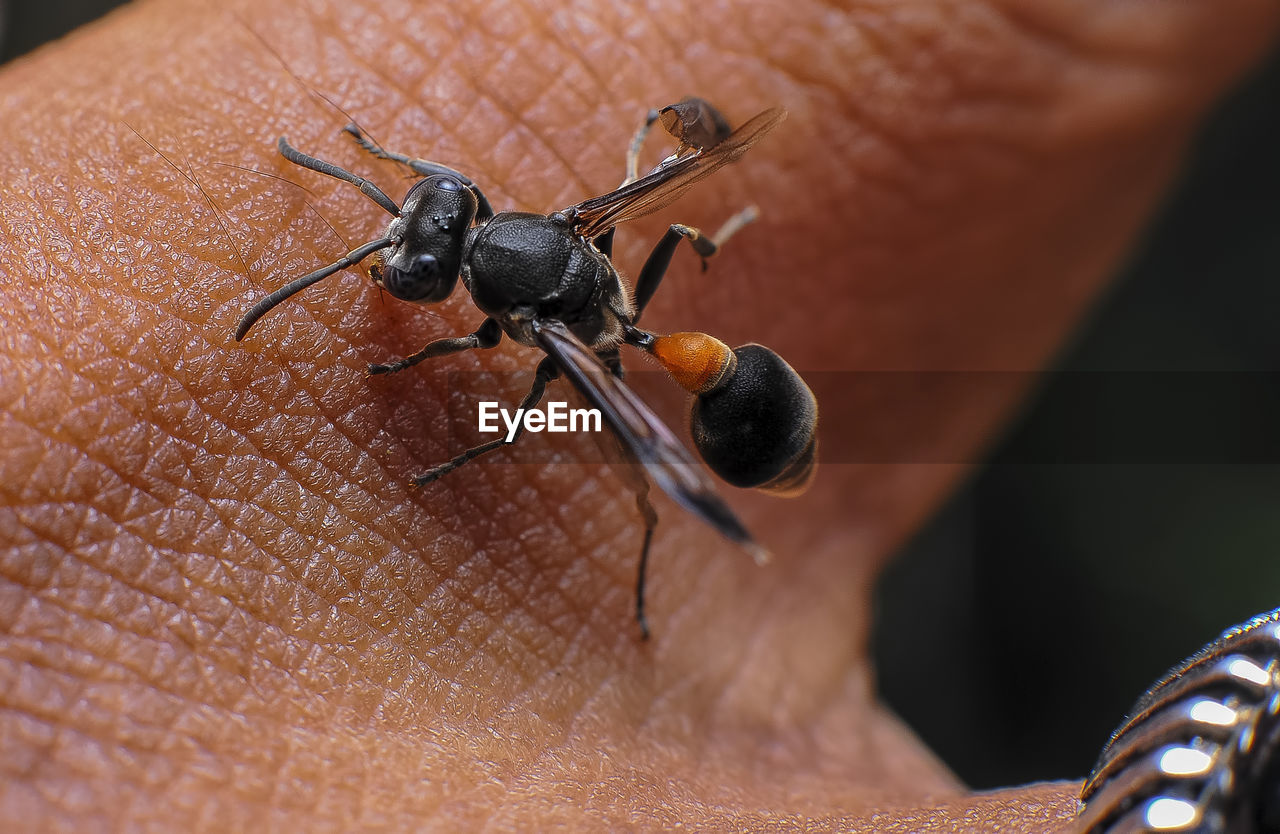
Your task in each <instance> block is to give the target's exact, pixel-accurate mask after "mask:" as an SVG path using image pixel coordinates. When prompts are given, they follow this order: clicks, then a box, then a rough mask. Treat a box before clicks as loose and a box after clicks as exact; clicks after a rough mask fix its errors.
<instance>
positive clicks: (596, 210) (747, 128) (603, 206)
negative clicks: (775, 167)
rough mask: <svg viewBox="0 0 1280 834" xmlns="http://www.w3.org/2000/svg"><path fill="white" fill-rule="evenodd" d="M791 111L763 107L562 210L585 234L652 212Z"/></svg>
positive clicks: (739, 153) (732, 158)
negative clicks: (706, 141) (704, 143)
mask: <svg viewBox="0 0 1280 834" xmlns="http://www.w3.org/2000/svg"><path fill="white" fill-rule="evenodd" d="M786 117H787V111H786V110H783V109H782V108H781V107H772V108H770V109H768V110H765V111H764V112H763V113H757V114H756V115H755V116H753V117H752V118H750V119H748V120H747V122H746V123H745V124H743V125H742V126H741V127H739V128H738V129H737V130H735V131H734V132H733V133H731V134H729V136H728V137H726V138H725V140H724V141H723V142H720V143H719V144H717V145H712V146H711V147H709V148H699V149H697V150H695V151H693V152H691V153H685V154H683V155H681V156H677V157H675V158H674V159H669V160H667V161H666V162H665V163H663V164H662V165H659V166H658V167H657V168H655V169H653V170H652V171H650V172H649V173H647V174H645V175H644V176H643V177H641V178H640V179H638V180H635V181H634V182H630V183H627V184H626V185H624V186H622V187H621V188H618V189H617V190H616V191H610V192H609V193H608V194H603V195H601V196H599V197H592V198H591V199H590V200H584V201H582V202H581V203H578V204H577V205H575V206H570V207H569V208H567V209H564V210H563V211H562V212H561V213H562V214H564V215H566V216H567V217H569V218H570V222H572V224H573V226H574V229H575V231H577V232H578V233H579V234H581V235H582V236H583V237H585V238H593V237H596V236H597V235H600V234H603V233H604V232H606V231H608V230H609V229H610V228H612V227H614V226H617V225H618V224H620V223H625V222H627V221H628V220H634V219H635V218H637V217H643V216H644V215H646V214H651V213H652V212H655V211H657V210H658V209H660V208H663V207H665V206H667V205H669V204H670V203H671V202H673V201H674V200H675V199H676V198H677V197H679V196H680V195H681V194H683V193H684V192H685V190H686V189H688V188H689V186H691V185H693V184H694V183H695V182H697V181H698V180H700V179H702V178H703V177H705V176H707V175H709V174H710V173H711V172H712V171H715V170H716V169H718V168H720V167H721V166H723V165H728V164H729V163H730V162H733V161H735V160H736V159H738V158H739V157H740V156H742V155H743V154H744V153H746V152H747V150H748V149H749V148H750V147H751V146H752V145H754V144H755V143H756V142H759V141H760V139H761V138H762V137H763V136H764V135H765V134H766V133H768V132H769V131H771V130H773V129H774V128H775V127H777V126H778V123H779V122H781V121H782V120H783V119H785V118H786Z"/></svg>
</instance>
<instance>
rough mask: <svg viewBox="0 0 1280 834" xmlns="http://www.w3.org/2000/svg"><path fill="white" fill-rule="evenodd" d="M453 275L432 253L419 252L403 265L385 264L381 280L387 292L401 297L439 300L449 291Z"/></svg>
mask: <svg viewBox="0 0 1280 834" xmlns="http://www.w3.org/2000/svg"><path fill="white" fill-rule="evenodd" d="M456 277H457V276H456V275H449V274H447V273H446V272H445V269H444V267H443V266H442V265H441V263H440V259H439V258H437V257H436V256H435V255H429V254H425V253H424V254H421V255H415V256H414V257H413V258H411V259H409V264H408V266H407V267H398V266H396V265H394V264H390V263H388V264H386V265H385V266H383V268H382V276H381V282H382V286H383V287H385V288H386V290H387V292H389V293H391V294H392V295H394V296H395V297H396V298H399V299H403V300H404V301H426V302H432V301H441V300H443V299H445V298H447V297H448V296H449V294H450V293H452V292H453V286H454V281H455V279H456Z"/></svg>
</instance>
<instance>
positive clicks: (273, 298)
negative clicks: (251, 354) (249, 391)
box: [236, 237, 395, 342]
mask: <svg viewBox="0 0 1280 834" xmlns="http://www.w3.org/2000/svg"><path fill="white" fill-rule="evenodd" d="M394 243H395V241H394V240H393V239H392V238H389V237H384V238H379V239H378V240H375V241H371V242H369V243H366V244H365V245H364V246H361V247H359V248H357V249H352V250H351V251H350V252H348V253H347V254H346V255H343V256H342V257H341V258H339V259H338V260H336V261H334V262H333V263H331V264H329V265H328V266H326V267H323V268H321V269H317V270H316V271H315V272H312V273H311V274H310V275H304V276H302V277H301V278H299V279H297V280H296V281H290V282H289V283H287V284H285V285H284V286H283V287H281V288H280V289H278V290H276V291H275V292H273V293H271V294H270V295H268V296H267V297H266V298H264V299H262V300H261V301H259V302H258V303H257V304H255V305H253V309H251V310H249V312H247V313H245V314H244V318H242V319H240V326H239V327H237V328H236V341H237V342H238V341H240V340H241V339H243V338H244V337H245V335H246V334H247V333H248V332H249V328H251V327H253V325H254V324H255V323H257V321H258V319H260V318H262V317H263V316H265V315H266V314H267V312H268V311H270V310H271V308H272V307H275V306H276V305H277V304H279V303H280V302H281V301H284V300H285V299H286V298H288V297H289V296H291V295H294V294H296V293H299V292H301V291H302V290H305V289H306V288H307V287H309V286H311V285H312V284H314V283H316V282H317V281H322V280H324V279H325V278H328V277H329V276H330V275H332V274H333V273H335V272H340V271H341V270H344V269H346V268H347V267H350V266H354V265H355V264H358V263H359V262H360V261H363V260H364V259H365V258H367V257H369V256H370V255H372V254H373V253H374V252H377V251H378V250H379V249H386V248H387V247H388V246H391V245H392V244H394Z"/></svg>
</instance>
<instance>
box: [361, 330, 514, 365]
mask: <svg viewBox="0 0 1280 834" xmlns="http://www.w3.org/2000/svg"><path fill="white" fill-rule="evenodd" d="M500 341H502V328H501V327H499V326H498V323H497V322H496V321H494V320H493V319H485V320H484V324H482V325H480V326H479V327H478V328H476V332H474V333H472V334H471V335H469V336H462V337H461V338H457V339H436V340H435V341H434V342H431V343H430V344H428V345H427V346H426V347H424V348H423V349H422V350H420V351H418V352H417V353H414V354H411V355H410V356H406V357H405V358H403V359H397V360H396V361H395V362H390V363H388V364H386V365H370V366H369V375H370V376H373V375H374V374H394V373H396V372H397V371H403V370H404V369H405V368H411V367H413V366H414V365H416V364H418V363H419V362H421V361H422V360H424V359H433V358H435V357H437V356H447V355H449V354H450V353H461V352H462V351H464V350H474V349H476V348H491V347H497V346H498V342H500Z"/></svg>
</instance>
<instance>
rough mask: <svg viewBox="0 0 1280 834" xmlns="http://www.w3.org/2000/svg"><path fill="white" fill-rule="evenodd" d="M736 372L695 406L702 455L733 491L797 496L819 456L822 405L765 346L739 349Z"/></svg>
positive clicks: (694, 424)
mask: <svg viewBox="0 0 1280 834" xmlns="http://www.w3.org/2000/svg"><path fill="white" fill-rule="evenodd" d="M733 353H734V356H736V357H737V367H736V368H735V369H734V372H733V373H732V374H729V375H726V377H725V378H723V379H722V380H721V381H720V384H719V385H717V386H716V387H715V388H713V389H711V390H710V391H708V392H706V393H704V394H700V395H699V396H698V398H697V400H696V401H695V402H694V404H693V415H692V420H691V424H692V425H691V428H692V433H693V442H694V445H696V446H697V447H698V453H699V454H700V455H702V459H703V460H705V461H706V462H707V465H708V466H710V467H711V469H712V471H714V472H715V473H716V474H717V475H719V476H720V477H721V478H723V479H724V480H725V481H726V482H728V483H730V484H733V485H734V486H736V487H746V488H755V489H763V490H768V491H770V492H779V493H798V492H801V491H803V490H804V489H805V488H806V487H807V486H808V485H809V481H810V479H811V478H812V476H813V472H814V460H815V458H816V452H817V428H818V403H817V401H816V400H815V399H814V397H813V392H812V391H810V390H809V386H807V385H805V383H804V380H803V379H801V378H800V375H799V374H798V373H796V372H795V370H794V369H793V368H792V367H791V366H790V365H788V364H787V363H786V362H784V361H783V359H782V357H780V356H778V354H776V353H774V352H773V351H772V350H769V348H767V347H764V346H763V345H755V344H751V345H743V346H742V347H740V348H736V349H735V350H734V351H733Z"/></svg>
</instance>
